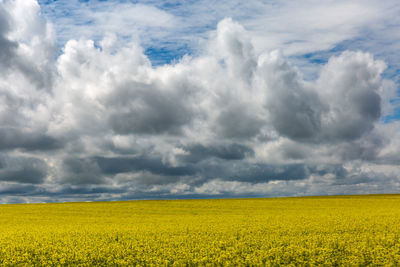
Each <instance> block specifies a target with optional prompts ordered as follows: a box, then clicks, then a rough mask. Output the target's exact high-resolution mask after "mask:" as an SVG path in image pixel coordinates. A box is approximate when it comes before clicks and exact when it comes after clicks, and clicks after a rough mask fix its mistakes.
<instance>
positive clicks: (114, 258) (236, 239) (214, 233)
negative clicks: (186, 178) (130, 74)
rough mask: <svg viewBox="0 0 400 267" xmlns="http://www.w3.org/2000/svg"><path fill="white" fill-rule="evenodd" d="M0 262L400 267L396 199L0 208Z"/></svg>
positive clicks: (399, 221)
mask: <svg viewBox="0 0 400 267" xmlns="http://www.w3.org/2000/svg"><path fill="white" fill-rule="evenodd" d="M0 227H1V228H0V265H2V266H3V265H5V266H15V265H22V266H24V265H35V266H41V265H60V266H70V265H81V266H96V265H97V266H100V265H101V266H104V265H119V266H121V265H130V266H132V265H140V266H142V265H146V266H170V265H172V266H182V265H187V266H204V265H206V266H215V265H232V266H235V265H267V266H269V265H271V266H278V265H293V266H313V265H325V266H332V265H334V266H337V265H343V266H366V265H371V266H400V195H368V196H337V197H305V198H272V199H227V200H170V201H126V202H93V203H59V204H16V205H0Z"/></svg>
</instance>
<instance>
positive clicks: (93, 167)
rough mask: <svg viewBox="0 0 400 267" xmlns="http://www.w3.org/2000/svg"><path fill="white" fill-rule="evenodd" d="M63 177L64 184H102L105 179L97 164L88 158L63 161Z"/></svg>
mask: <svg viewBox="0 0 400 267" xmlns="http://www.w3.org/2000/svg"><path fill="white" fill-rule="evenodd" d="M62 175H63V177H62V180H61V182H62V183H65V184H77V185H82V184H102V183H104V182H105V178H104V176H103V175H102V172H101V169H100V167H99V166H98V165H97V163H96V162H95V161H93V160H91V159H88V158H66V159H64V160H63V174H62Z"/></svg>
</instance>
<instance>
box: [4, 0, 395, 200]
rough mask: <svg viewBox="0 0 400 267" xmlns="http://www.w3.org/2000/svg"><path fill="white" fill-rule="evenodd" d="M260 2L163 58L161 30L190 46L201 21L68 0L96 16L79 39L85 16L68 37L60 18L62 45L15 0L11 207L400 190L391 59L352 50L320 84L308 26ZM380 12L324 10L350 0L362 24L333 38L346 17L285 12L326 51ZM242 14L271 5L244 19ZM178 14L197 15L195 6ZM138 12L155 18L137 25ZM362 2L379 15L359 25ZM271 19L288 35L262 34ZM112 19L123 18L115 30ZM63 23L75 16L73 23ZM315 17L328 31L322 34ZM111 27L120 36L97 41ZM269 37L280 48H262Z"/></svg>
mask: <svg viewBox="0 0 400 267" xmlns="http://www.w3.org/2000/svg"><path fill="white" fill-rule="evenodd" d="M312 2H313V1H309V2H307V3H309V4H310V3H312ZM252 3H253V4H255V5H254V6H250V5H247V4H243V3H242V4H240V3H238V4H237V7H235V8H236V9H235V10H236V11H234V14H235V16H233V17H234V18H235V17H238V18H239V19H238V20H235V19H231V18H225V19H223V18H219V19H218V21H219V22H217V21H215V23H214V22H212V21H214V20H213V18H211V17H208V16H206V17H205V18H206V19H207V21H205V22H204V23H205V24H207V25H209V27H210V28H208V30H207V33H204V31H203V33H200V29H198V30H199V32H196V34H195V35H196V36H190V40H188V43H191V42H192V41H193V40H195V39H196V38H200V39H201V40H202V41H199V42H198V44H197V45H198V47H197V48H198V49H197V50H196V52H195V53H192V55H186V56H184V57H182V58H181V59H179V60H176V61H172V62H171V63H169V64H165V65H153V63H152V61H151V60H150V59H149V57H148V56H146V46H147V45H148V44H152V43H154V44H160V43H159V42H157V41H155V39H152V38H153V37H151V34H155V36H156V37H157V38H164V37H166V38H167V37H168V36H170V35H172V34H173V33H179V34H177V36H176V38H178V39H179V38H183V36H184V33H185V32H186V34H187V31H188V29H196V27H195V25H194V24H193V23H192V24H190V23H189V24H188V25H182V26H178V22H180V21H189V18H187V17H185V16H183V15H182V14H181V13H179V12H178V13H176V12H177V11H173V10H172V9H171V8H168V7H166V6H163V5H162V4H159V3H152V2H149V3H147V4H146V5H145V4H143V3H138V4H130V3H124V4H120V3H116V2H108V3H102V2H97V1H89V2H87V3H78V2H74V1H72V2H68V3H64V4H62V6H63V7H64V8H65V7H73V8H76V7H85V8H86V9H85V10H82V11H79V10H77V9H73V10H72V11H71V12H72V13H73V14H75V15H76V14H78V13H79V12H81V13H82V14H84V15H85V17H83V18H82V20H83V21H84V22H85V23H84V25H82V27H81V28H79V29H80V31H79V34H77V35H79V36H75V35H74V34H73V32H72V29H78V28H77V27H78V26H76V25H75V26H73V27H71V31H69V32H65V31H63V30H60V28H59V27H60V26H59V25H54V27H56V28H57V27H58V30H57V34H58V35H60V34H62V33H65V36H62V37H61V39H63V38H64V40H65V43H62V44H60V43H59V42H60V41H59V39H58V41H56V38H55V35H54V34H55V33H54V31H53V30H52V27H53V26H51V24H49V23H48V22H47V21H45V20H44V19H43V17H42V16H41V15H40V6H39V5H38V4H37V2H35V1H33V0H32V1H6V2H4V3H3V2H1V3H0V21H2V22H4V23H1V26H0V56H1V57H4V58H5V61H2V63H0V64H1V67H0V124H1V126H0V151H1V156H0V201H1V202H7V203H8V202H19V201H22V202H32V201H33V202H37V201H71V200H117V199H138V198H197V197H209V196H219V197H228V196H288V195H313V194H342V193H374V192H385V191H390V192H392V191H394V188H396V186H397V185H398V184H399V177H400V168H399V167H398V163H399V160H400V152H399V150H398V149H397V147H399V146H398V144H397V143H398V142H397V141H396V140H397V139H398V138H397V137H398V132H399V131H398V130H399V129H398V125H397V122H395V121H394V122H391V123H384V122H383V121H382V116H385V115H387V114H392V113H393V112H394V110H395V108H396V104H395V103H394V102H393V99H396V97H397V94H396V85H397V84H396V81H395V80H390V79H389V78H388V77H387V76H386V70H387V69H390V68H391V65H390V64H388V63H385V61H384V60H382V59H381V58H380V57H378V58H377V57H375V56H373V55H372V54H371V53H368V52H363V51H359V50H355V51H343V52H340V53H335V54H333V55H332V56H329V57H327V59H326V62H321V63H318V64H317V65H313V68H316V69H317V71H316V73H317V75H316V76H315V77H314V78H313V79H310V77H308V76H307V75H305V74H304V72H307V71H308V70H307V65H302V64H297V63H298V62H299V61H296V59H295V58H294V57H293V56H290V55H292V54H291V53H293V54H296V53H297V54H296V55H298V56H300V57H301V55H302V54H301V53H303V52H299V51H306V50H307V51H308V48H306V47H305V46H304V47H303V46H300V47H299V51H297V50H296V51H297V52H296V51H295V49H294V47H295V44H293V43H290V44H289V43H285V42H286V41H288V40H291V39H293V38H294V37H296V36H297V37H299V36H298V34H297V33H296V34H295V33H290V29H286V28H285V27H284V28H285V29H286V30H284V28H282V26H279V25H278V22H279V21H278V17H276V16H275V15H274V16H272V15H271V13H270V12H267V11H266V7H267V6H268V4H263V3H258V2H252ZM49 5H50V6H55V5H58V4H55V3H53V4H51V3H50V4H49ZM60 5H61V4H60ZM194 5H195V6H197V5H198V4H197V3H195V4H194ZM256 6H257V7H259V8H254V9H252V8H250V7H256ZM371 6H374V5H373V4H372V3H371V2H368V4H366V6H365V8H360V6H359V2H355V3H353V4H344V3H342V2H340V3H338V4H334V3H327V4H325V5H323V4H318V8H319V9H320V10H321V12H322V14H326V12H327V10H328V9H329V8H333V9H332V10H336V11H337V12H338V13H340V12H339V11H343V10H344V9H343V8H344V7H348V8H349V12H348V13H347V12H346V13H343V14H342V16H343V19H344V21H346V22H347V23H349V25H347V26H346V27H344V29H342V30H340V31H339V32H333V35H334V36H331V35H329V34H328V33H325V32H324V30H326V29H332V28H334V27H337V21H336V20H333V19H332V16H330V17H327V18H321V17H320V16H319V14H312V16H311V15H310V14H309V12H308V11H307V10H305V9H303V8H301V7H299V6H298V4H295V3H292V4H290V3H286V4H284V5H283V6H281V8H282V10H281V9H277V10H278V11H279V12H278V13H277V14H286V18H288V17H290V16H289V15H292V14H294V13H293V12H294V10H299V11H300V12H299V16H298V17H295V18H293V21H292V22H291V23H292V24H293V25H295V24H296V23H299V25H303V26H304V27H305V26H307V27H305V29H304V31H303V32H302V31H300V30H299V27H297V26H296V29H297V30H298V31H299V32H300V33H306V35H305V36H303V37H302V38H303V39H306V40H303V41H307V42H306V43H307V45H310V46H312V47H311V48H310V49H311V50H313V51H317V50H319V49H324V47H331V46H333V45H335V44H337V43H338V42H341V41H342V40H344V39H346V38H351V37H354V35H356V33H355V32H357V30H355V29H356V28H357V27H358V26H357V25H365V24H366V20H367V18H374V19H377V17H379V14H378V15H376V14H371V9H370V8H371ZM42 7H43V5H42ZM239 7H240V8H244V9H245V11H248V10H253V11H257V12H256V13H255V16H254V18H251V17H246V16H244V15H243V16H239V14H241V13H240V12H239V11H240V8H239ZM43 8H47V7H43ZM218 8H222V6H218ZM274 8H275V7H274ZM177 9H178V10H180V11H182V10H186V7H185V4H182V5H180V6H179V5H178V6H177ZM22 10H25V11H24V12H26V14H29V16H26V17H24V16H21V14H22V13H21V12H22ZM202 10H203V9H202ZM125 11H126V12H125ZM128 11H129V12H130V11H132V12H134V13H135V12H136V13H140V12H142V13H143V14H142V15H141V16H138V17H135V18H129V16H128V13H129V12H128ZM203 11H204V10H203ZM355 11H357V12H358V13H360V14H363V15H364V16H365V17H363V18H358V19H356V18H352V17H351V16H350V14H353V13H354V12H355ZM117 12H121V17H120V18H118V19H116V18H117V17H116V13H117ZM174 12H175V13H174ZM218 12H222V11H221V9H218V10H217V13H218ZM263 12H267V13H268V14H269V15H270V17H269V22H270V23H271V27H272V26H273V27H277V28H276V29H280V30H281V32H282V34H284V35H285V36H283V37H281V38H278V36H279V34H278V33H276V32H275V33H273V32H272V30H268V31H266V32H265V34H267V33H269V34H270V35H268V34H267V35H264V33H263V34H261V33H260V30H261V28H259V27H260V25H261V24H258V23H259V22H260V21H264V19H262V17H261V14H264V13H263ZM357 12H356V13H357ZM222 13H223V12H222ZM222 13H218V14H222ZM79 14H80V13H79ZM146 14H153V15H154V16H155V17H156V18H157V19H154V20H149V19H148V18H147V17H146V16H145V15H146ZM301 14H303V15H301ZM204 15H205V13H203V14H196V16H197V17H196V16H195V18H194V20H201V18H202V16H204ZM306 15H310V17H308V18H307V16H306ZM50 17H51V16H50ZM87 18H91V19H92V21H86V19H87ZM105 18H107V19H108V20H111V21H113V23H110V25H108V26H107V25H106V23H105ZM63 19H64V20H63V23H67V24H68V23H72V22H71V20H72V19H73V17H69V18H65V17H64V18H63ZM238 21H239V22H238ZM307 21H308V22H310V21H311V22H314V21H321V25H317V26H316V27H317V28H318V29H316V30H315V29H314V30H315V31H314V30H312V29H311V28H309V26H310V25H309V23H308V22H307ZM191 22H193V21H191ZM135 23H137V24H135ZM126 25H136V26H135V29H128V28H127V27H126ZM210 25H211V26H212V28H211V26H210ZM61 26H63V25H61ZM64 26H65V25H64ZM64 26H63V27H64ZM117 26H121V29H117V28H118V27H117ZM263 27H264V26H263ZM264 28H265V27H264ZM267 28H268V27H267ZM98 29H107V31H108V33H104V35H103V32H104V31H101V32H102V33H101V36H98V35H100V34H99V31H98ZM268 29H269V28H268ZM64 30H65V29H64ZM95 30H96V31H95ZM134 31H138V32H139V35H145V36H146V38H147V39H146V38H144V39H142V38H136V37H135V33H134ZM146 31H150V32H151V34H149V35H146ZM197 34H198V35H197ZM286 34H291V37H290V38H289V37H288V36H286ZM307 34H308V35H307ZM326 34H328V35H329V36H330V37H329V36H328V37H329V38H328V37H327V35H326ZM199 36H201V37H199ZM316 36H322V37H324V38H327V39H325V40H317V39H318V38H317V39H316ZM300 37H301V36H300ZM300 37H299V38H300ZM322 37H321V38H322ZM58 38H60V37H58ZM157 38H156V39H157ZM168 38H169V37H168ZM168 38H167V39H166V40H170V39H168ZM259 38H261V39H263V38H270V39H271V40H270V41H271V42H270V43H268V42H265V46H263V47H261V46H260V43H259V41H260V40H261V39H259ZM277 38H278V39H279V40H278V39H277ZM139 39H142V42H141V43H140V42H139ZM274 39H275V41H276V42H275V43H274V42H273V40H274ZM322 39H323V38H322ZM181 41H182V40H181ZM56 43H57V44H58V45H59V46H60V47H61V48H60V50H59V52H58V54H57V53H55V51H57V48H56V45H55V44H56ZM276 44H279V45H278V46H281V48H282V49H281V50H282V51H283V52H279V51H277V50H276V49H275V48H279V47H273V46H275V45H276ZM160 45H161V46H162V44H160ZM179 45H180V44H179V42H174V43H173V44H171V47H175V46H179ZM194 47H196V46H192V47H191V49H194ZM267 48H268V49H267ZM270 48H271V49H270ZM272 48H273V49H272ZM288 51H289V52H288ZM285 53H286V54H289V57H288V56H285V55H284V54H285ZM7 60H8V61H7ZM293 60H294V61H295V62H293ZM303 60H306V59H303ZM308 63H310V62H308ZM310 64H311V63H310ZM303 67H304V68H303Z"/></svg>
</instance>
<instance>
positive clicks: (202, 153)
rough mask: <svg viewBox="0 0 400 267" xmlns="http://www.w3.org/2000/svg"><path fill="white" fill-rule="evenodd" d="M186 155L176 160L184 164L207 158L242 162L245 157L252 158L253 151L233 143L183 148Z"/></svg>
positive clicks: (195, 145)
mask: <svg viewBox="0 0 400 267" xmlns="http://www.w3.org/2000/svg"><path fill="white" fill-rule="evenodd" d="M183 149H184V150H185V151H186V152H188V154H184V155H180V156H179V157H178V158H179V159H180V160H182V161H185V162H194V163H195V162H199V161H202V160H205V159H208V158H212V157H215V158H220V159H224V160H242V159H244V158H245V157H246V156H253V155H254V151H253V149H251V148H249V147H247V146H244V145H241V144H237V143H233V144H228V145H223V144H217V145H209V146H204V145H202V144H194V145H189V146H186V147H184V148H183Z"/></svg>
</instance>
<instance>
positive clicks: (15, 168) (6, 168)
mask: <svg viewBox="0 0 400 267" xmlns="http://www.w3.org/2000/svg"><path fill="white" fill-rule="evenodd" d="M47 171H48V166H47V165H46V163H45V162H44V161H42V160H40V159H36V158H29V157H8V156H1V157H0V181H8V182H16V183H27V184H40V183H42V182H44V180H45V178H46V176H47Z"/></svg>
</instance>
